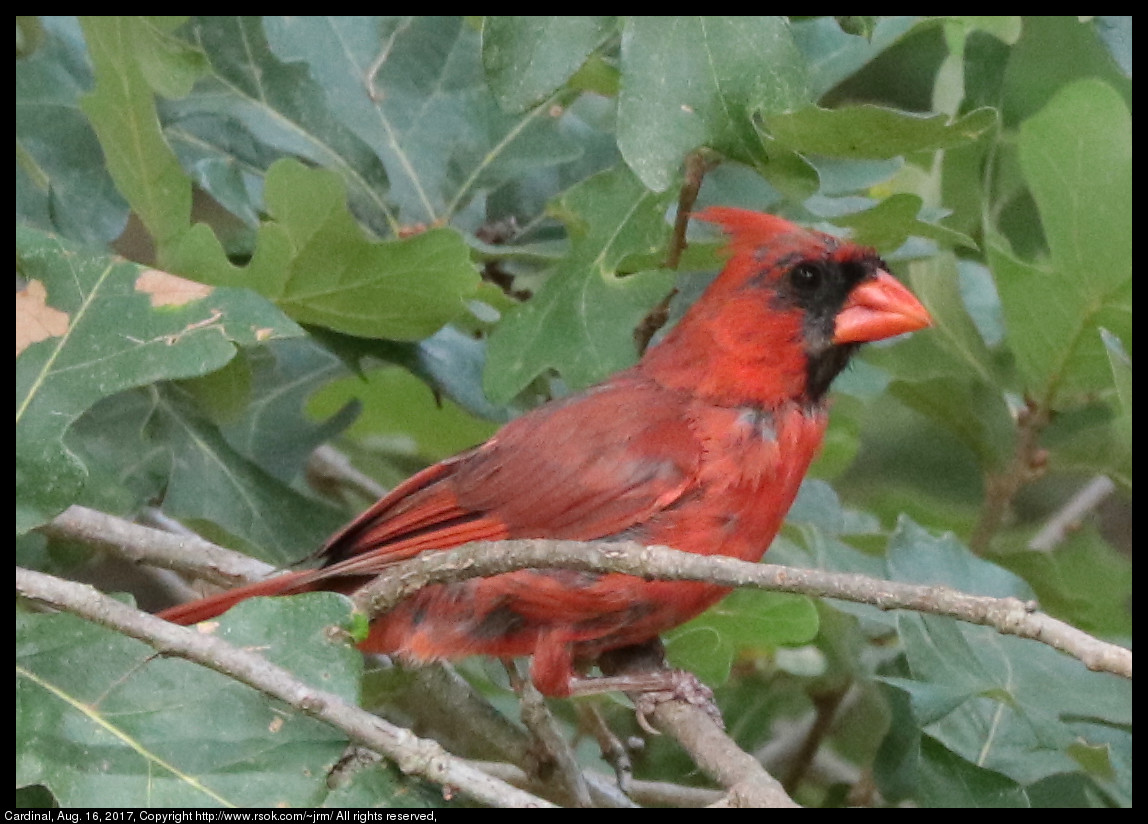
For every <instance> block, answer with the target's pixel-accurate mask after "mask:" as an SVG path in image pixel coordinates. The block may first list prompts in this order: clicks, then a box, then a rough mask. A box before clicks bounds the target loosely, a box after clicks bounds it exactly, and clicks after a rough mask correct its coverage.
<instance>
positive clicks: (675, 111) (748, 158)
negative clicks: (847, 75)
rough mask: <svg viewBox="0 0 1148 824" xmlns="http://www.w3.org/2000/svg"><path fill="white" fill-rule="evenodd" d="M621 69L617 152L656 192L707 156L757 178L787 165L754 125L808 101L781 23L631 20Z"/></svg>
mask: <svg viewBox="0 0 1148 824" xmlns="http://www.w3.org/2000/svg"><path fill="white" fill-rule="evenodd" d="M621 59H622V88H621V92H620V94H619V97H618V147H619V148H620V149H621V151H622V156H623V157H624V158H625V160H626V163H627V164H628V165H629V166H630V168H631V169H633V170H634V173H635V174H637V175H638V177H639V178H641V180H642V182H643V183H644V184H645V185H646V186H647V187H649V188H650V189H653V190H654V191H659V192H660V191H663V190H665V189H666V188H667V187H669V186H671V185H672V184H673V182H674V180H675V179H676V178H677V175H678V173H679V171H680V169H681V166H682V161H683V160H684V158H685V156H686V155H687V154H688V153H690V152H692V151H693V150H695V149H697V148H699V147H701V146H708V147H709V148H711V149H715V150H717V151H718V152H721V153H722V154H724V155H726V156H727V157H729V158H731V159H734V160H740V161H742V162H744V163H748V164H750V165H754V166H757V167H759V168H762V167H765V166H766V165H767V164H769V163H771V162H779V161H780V160H781V159H780V158H773V157H772V156H771V153H770V152H767V150H766V148H765V146H764V145H763V143H762V141H761V138H760V137H759V136H758V135H757V133H756V131H755V129H754V127H753V122H752V118H753V117H754V116H755V115H757V114H759V113H766V114H770V113H775V112H782V111H786V110H788V109H792V108H794V107H797V106H800V105H802V104H804V103H807V102H808V101H809V100H810V96H809V88H808V79H807V68H806V64H805V60H804V58H803V57H802V55H801V52H800V51H799V50H798V49H797V46H796V44H795V43H794V41H793V35H792V33H791V31H790V29H789V25H788V23H786V21H785V19H784V18H780V17H682V16H670V17H631V18H628V19H627V20H626V24H625V30H624V31H623V34H622V58H621ZM783 154H784V153H779V155H783ZM785 162H794V159H793V158H789V160H788V161H785Z"/></svg>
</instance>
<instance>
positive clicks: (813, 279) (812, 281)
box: [789, 263, 824, 294]
mask: <svg viewBox="0 0 1148 824" xmlns="http://www.w3.org/2000/svg"><path fill="white" fill-rule="evenodd" d="M823 274H824V273H823V272H822V271H821V267H820V266H818V265H816V264H814V263H799V264H798V265H797V266H794V267H793V269H792V270H790V273H789V279H790V282H792V283H793V285H794V287H795V288H796V289H797V290H798V291H800V292H805V293H806V294H809V293H811V292H816V291H817V289H818V287H819V286H821V280H822V277H823Z"/></svg>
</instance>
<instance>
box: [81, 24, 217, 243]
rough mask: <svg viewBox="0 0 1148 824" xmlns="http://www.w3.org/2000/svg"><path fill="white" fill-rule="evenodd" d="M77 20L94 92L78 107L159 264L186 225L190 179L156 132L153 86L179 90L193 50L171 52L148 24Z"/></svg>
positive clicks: (194, 63)
mask: <svg viewBox="0 0 1148 824" xmlns="http://www.w3.org/2000/svg"><path fill="white" fill-rule="evenodd" d="M82 22H83V27H84V38H85V40H86V41H87V44H88V49H89V52H90V54H91V57H92V65H93V67H94V70H95V77H96V88H95V91H93V92H92V93H91V94H90V95H88V96H87V97H85V98H84V99H83V101H82V102H81V107H82V108H83V111H84V114H86V115H87V116H88V119H89V120H91V122H92V126H93V128H95V130H96V134H97V135H98V136H99V139H100V145H101V146H102V147H103V150H104V155H105V157H106V158H107V165H108V171H109V172H110V173H111V175H112V179H113V180H115V182H116V187H117V188H118V189H119V190H120V192H121V193H122V194H123V195H124V197H126V198H127V200H128V202H129V203H130V204H131V206H132V210H133V211H134V212H135V213H136V214H137V215H139V217H140V220H142V221H143V223H144V225H145V226H146V227H147V230H148V232H150V233H151V236H152V238H153V239H154V240H155V243H156V246H157V250H158V253H159V256H160V258H159V259H160V261H161V263H164V262H165V258H164V255H165V254H166V250H167V248H168V246H169V244H171V243H172V242H173V241H174V240H175V239H176V238H178V236H179V235H180V234H182V233H183V232H184V231H186V230H187V227H188V226H189V225H190V222H191V181H189V180H188V178H187V176H186V175H185V174H184V172H183V170H182V169H181V168H180V165H179V161H178V160H177V158H176V156H175V153H174V152H173V151H172V150H171V147H170V146H169V145H168V143H167V140H166V139H165V138H164V136H163V133H162V131H161V130H160V125H159V119H158V117H157V115H156V107H155V98H154V97H153V94H152V93H153V86H156V85H158V86H159V87H160V88H163V89H165V90H166V91H167V92H168V93H177V92H180V91H186V89H187V88H189V87H190V82H191V81H192V80H193V79H194V77H195V76H196V74H197V73H198V71H199V69H200V67H201V63H200V61H199V59H198V58H197V57H194V55H195V52H193V51H192V50H190V49H185V48H173V47H172V41H171V40H170V38H169V37H168V35H167V33H166V31H165V30H164V28H163V27H162V26H160V25H157V23H156V21H154V20H152V19H149V18H142V17H88V18H84V20H83V21H82ZM156 78H166V79H156ZM153 79H154V82H153Z"/></svg>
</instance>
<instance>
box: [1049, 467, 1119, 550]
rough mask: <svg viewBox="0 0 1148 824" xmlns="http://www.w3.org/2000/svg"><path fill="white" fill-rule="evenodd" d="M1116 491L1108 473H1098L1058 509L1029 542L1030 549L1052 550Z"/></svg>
mask: <svg viewBox="0 0 1148 824" xmlns="http://www.w3.org/2000/svg"><path fill="white" fill-rule="evenodd" d="M1115 491H1116V484H1115V483H1114V482H1113V481H1112V479H1111V478H1109V477H1108V476H1107V475H1097V476H1096V477H1095V478H1093V479H1092V480H1090V481H1089V482H1088V483H1087V484H1085V485H1084V487H1083V488H1082V489H1081V490H1080V491H1079V492H1077V493H1076V494H1075V495H1073V496H1072V497H1071V498H1070V499H1069V500H1068V503H1066V504H1065V505H1064V506H1062V507H1061V508H1060V509H1059V510H1057V512H1056V514H1054V515H1053V516H1052V517H1051V518H1049V519H1048V522H1047V523H1046V524H1045V525H1044V527H1042V528H1041V530H1040V532H1038V533H1037V534H1036V535H1034V536H1033V538H1032V540H1031V541H1029V542H1028V548H1029V549H1035V550H1037V551H1039V552H1051V551H1052V550H1054V549H1056V548H1057V547H1058V546H1060V544H1061V543H1063V542H1064V539H1065V538H1066V537H1067V536H1068V534H1069V533H1070V532H1071V531H1072V530H1073V529H1075V528H1076V527H1078V526H1080V522H1081V520H1082V519H1083V518H1084V516H1085V515H1087V514H1088V513H1089V512H1091V511H1092V510H1094V509H1095V508H1096V507H1098V506H1099V505H1100V504H1101V503H1102V502H1103V501H1104V500H1105V499H1106V498H1107V497H1108V496H1109V495H1111V494H1112V493H1113V492H1115Z"/></svg>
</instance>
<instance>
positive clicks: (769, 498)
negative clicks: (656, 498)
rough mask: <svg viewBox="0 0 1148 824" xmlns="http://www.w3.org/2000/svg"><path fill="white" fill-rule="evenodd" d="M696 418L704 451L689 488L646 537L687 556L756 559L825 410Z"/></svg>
mask: <svg viewBox="0 0 1148 824" xmlns="http://www.w3.org/2000/svg"><path fill="white" fill-rule="evenodd" d="M695 420H696V431H697V433H698V435H699V437H700V439H701V441H702V443H703V451H702V456H701V460H700V462H699V465H698V469H697V478H696V480H695V483H694V485H693V488H692V489H691V490H690V491H689V492H688V493H687V494H686V495H684V496H683V497H682V499H681V500H680V502H679V504H678V505H677V506H675V507H672V508H670V509H668V510H666V511H665V512H664V513H663V517H660V518H657V519H655V522H654V523H651V524H650V525H649V526H650V534H649V535H648V536H645V537H646V538H647V539H648V540H649V542H650V543H665V544H668V545H670V546H674V547H676V548H678V549H682V550H686V551H688V552H697V553H700V554H704V555H715V554H720V555H729V556H732V557H736V558H741V559H744V560H751V561H757V560H760V559H761V556H762V555H763V554H764V553H765V550H766V549H768V548H769V544H770V542H771V541H772V540H773V538H774V536H775V535H776V534H777V531H778V529H780V528H781V524H782V522H783V521H784V519H785V515H786V513H787V512H788V511H789V507H790V505H791V504H792V503H793V499H794V498H795V497H796V496H797V491H798V488H799V487H800V486H801V480H802V478H803V477H804V475H805V472H806V470H807V469H808V468H809V464H810V462H811V461H812V460H813V458H814V457H815V456H816V454H817V450H818V448H819V447H820V445H821V441H822V439H823V437H824V434H825V426H826V423H827V418H826V415H825V412H824V411H823V410H821V409H814V410H809V409H808V408H805V407H802V406H801V405H799V404H785V405H782V406H780V407H777V408H774V409H763V408H756V407H733V408H726V407H706V408H703V409H700V410H698V411H697V412H696V413H695Z"/></svg>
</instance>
